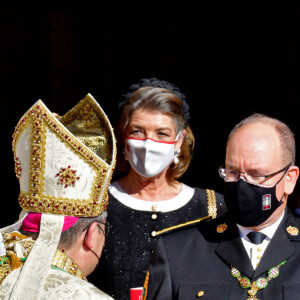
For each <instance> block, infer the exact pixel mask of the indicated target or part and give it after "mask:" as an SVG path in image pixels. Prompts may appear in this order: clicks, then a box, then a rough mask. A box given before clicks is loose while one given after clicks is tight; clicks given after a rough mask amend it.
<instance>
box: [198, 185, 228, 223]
mask: <svg viewBox="0 0 300 300" xmlns="http://www.w3.org/2000/svg"><path fill="white" fill-rule="evenodd" d="M194 190H195V194H194V201H196V202H198V201H201V202H203V201H205V203H206V205H207V211H208V213H209V214H210V215H212V216H214V217H216V216H221V215H223V214H224V213H225V212H226V210H227V209H226V204H225V201H224V196H223V195H222V194H221V193H220V192H217V191H216V190H214V189H208V188H206V189H203V188H200V187H194Z"/></svg>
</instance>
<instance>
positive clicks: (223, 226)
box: [216, 223, 228, 233]
mask: <svg viewBox="0 0 300 300" xmlns="http://www.w3.org/2000/svg"><path fill="white" fill-rule="evenodd" d="M227 228H228V226H227V224H226V223H223V224H220V225H218V226H217V229H216V230H217V233H223V232H224V231H225V230H226V229H227Z"/></svg>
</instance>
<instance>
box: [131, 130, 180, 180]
mask: <svg viewBox="0 0 300 300" xmlns="http://www.w3.org/2000/svg"><path fill="white" fill-rule="evenodd" d="M180 133H181V132H179V134H178V135H177V137H176V140H175V141H174V142H159V141H154V140H151V139H144V140H140V139H133V138H126V145H125V153H126V155H127V158H128V161H129V163H130V165H131V167H132V168H133V169H134V170H135V171H136V172H137V173H138V174H140V175H141V176H143V177H154V176H156V175H158V174H160V173H161V172H162V171H164V170H165V169H166V168H167V167H168V166H169V165H170V164H171V163H172V161H173V159H174V158H175V157H177V156H178V155H179V152H180V151H177V152H178V153H176V154H175V143H176V141H177V139H178V137H179V135H180Z"/></svg>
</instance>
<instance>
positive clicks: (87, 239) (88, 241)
mask: <svg viewBox="0 0 300 300" xmlns="http://www.w3.org/2000/svg"><path fill="white" fill-rule="evenodd" d="M97 227H98V225H97V222H93V223H92V224H91V225H90V226H89V228H88V229H87V232H86V234H85V239H84V243H85V245H86V246H87V247H88V248H89V249H92V247H93V235H94V234H95V233H96V231H95V230H98V228H97Z"/></svg>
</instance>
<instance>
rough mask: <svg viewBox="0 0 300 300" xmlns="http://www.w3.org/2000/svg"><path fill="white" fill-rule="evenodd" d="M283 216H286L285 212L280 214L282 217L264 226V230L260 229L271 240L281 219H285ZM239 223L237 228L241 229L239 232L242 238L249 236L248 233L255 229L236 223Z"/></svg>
mask: <svg viewBox="0 0 300 300" xmlns="http://www.w3.org/2000/svg"><path fill="white" fill-rule="evenodd" d="M283 216H284V212H283V213H282V215H281V216H280V218H279V219H278V220H277V221H276V222H275V223H273V224H271V225H269V226H267V227H265V228H263V229H262V230H260V232H262V233H264V234H265V235H266V236H267V237H268V238H269V240H270V239H272V237H273V235H274V234H275V232H276V230H277V228H278V226H279V224H280V222H281V220H282V219H283ZM236 225H237V228H238V230H239V233H240V237H241V238H247V237H246V236H247V234H248V233H249V232H251V231H253V230H251V229H249V228H247V227H244V226H242V225H239V224H236Z"/></svg>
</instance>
